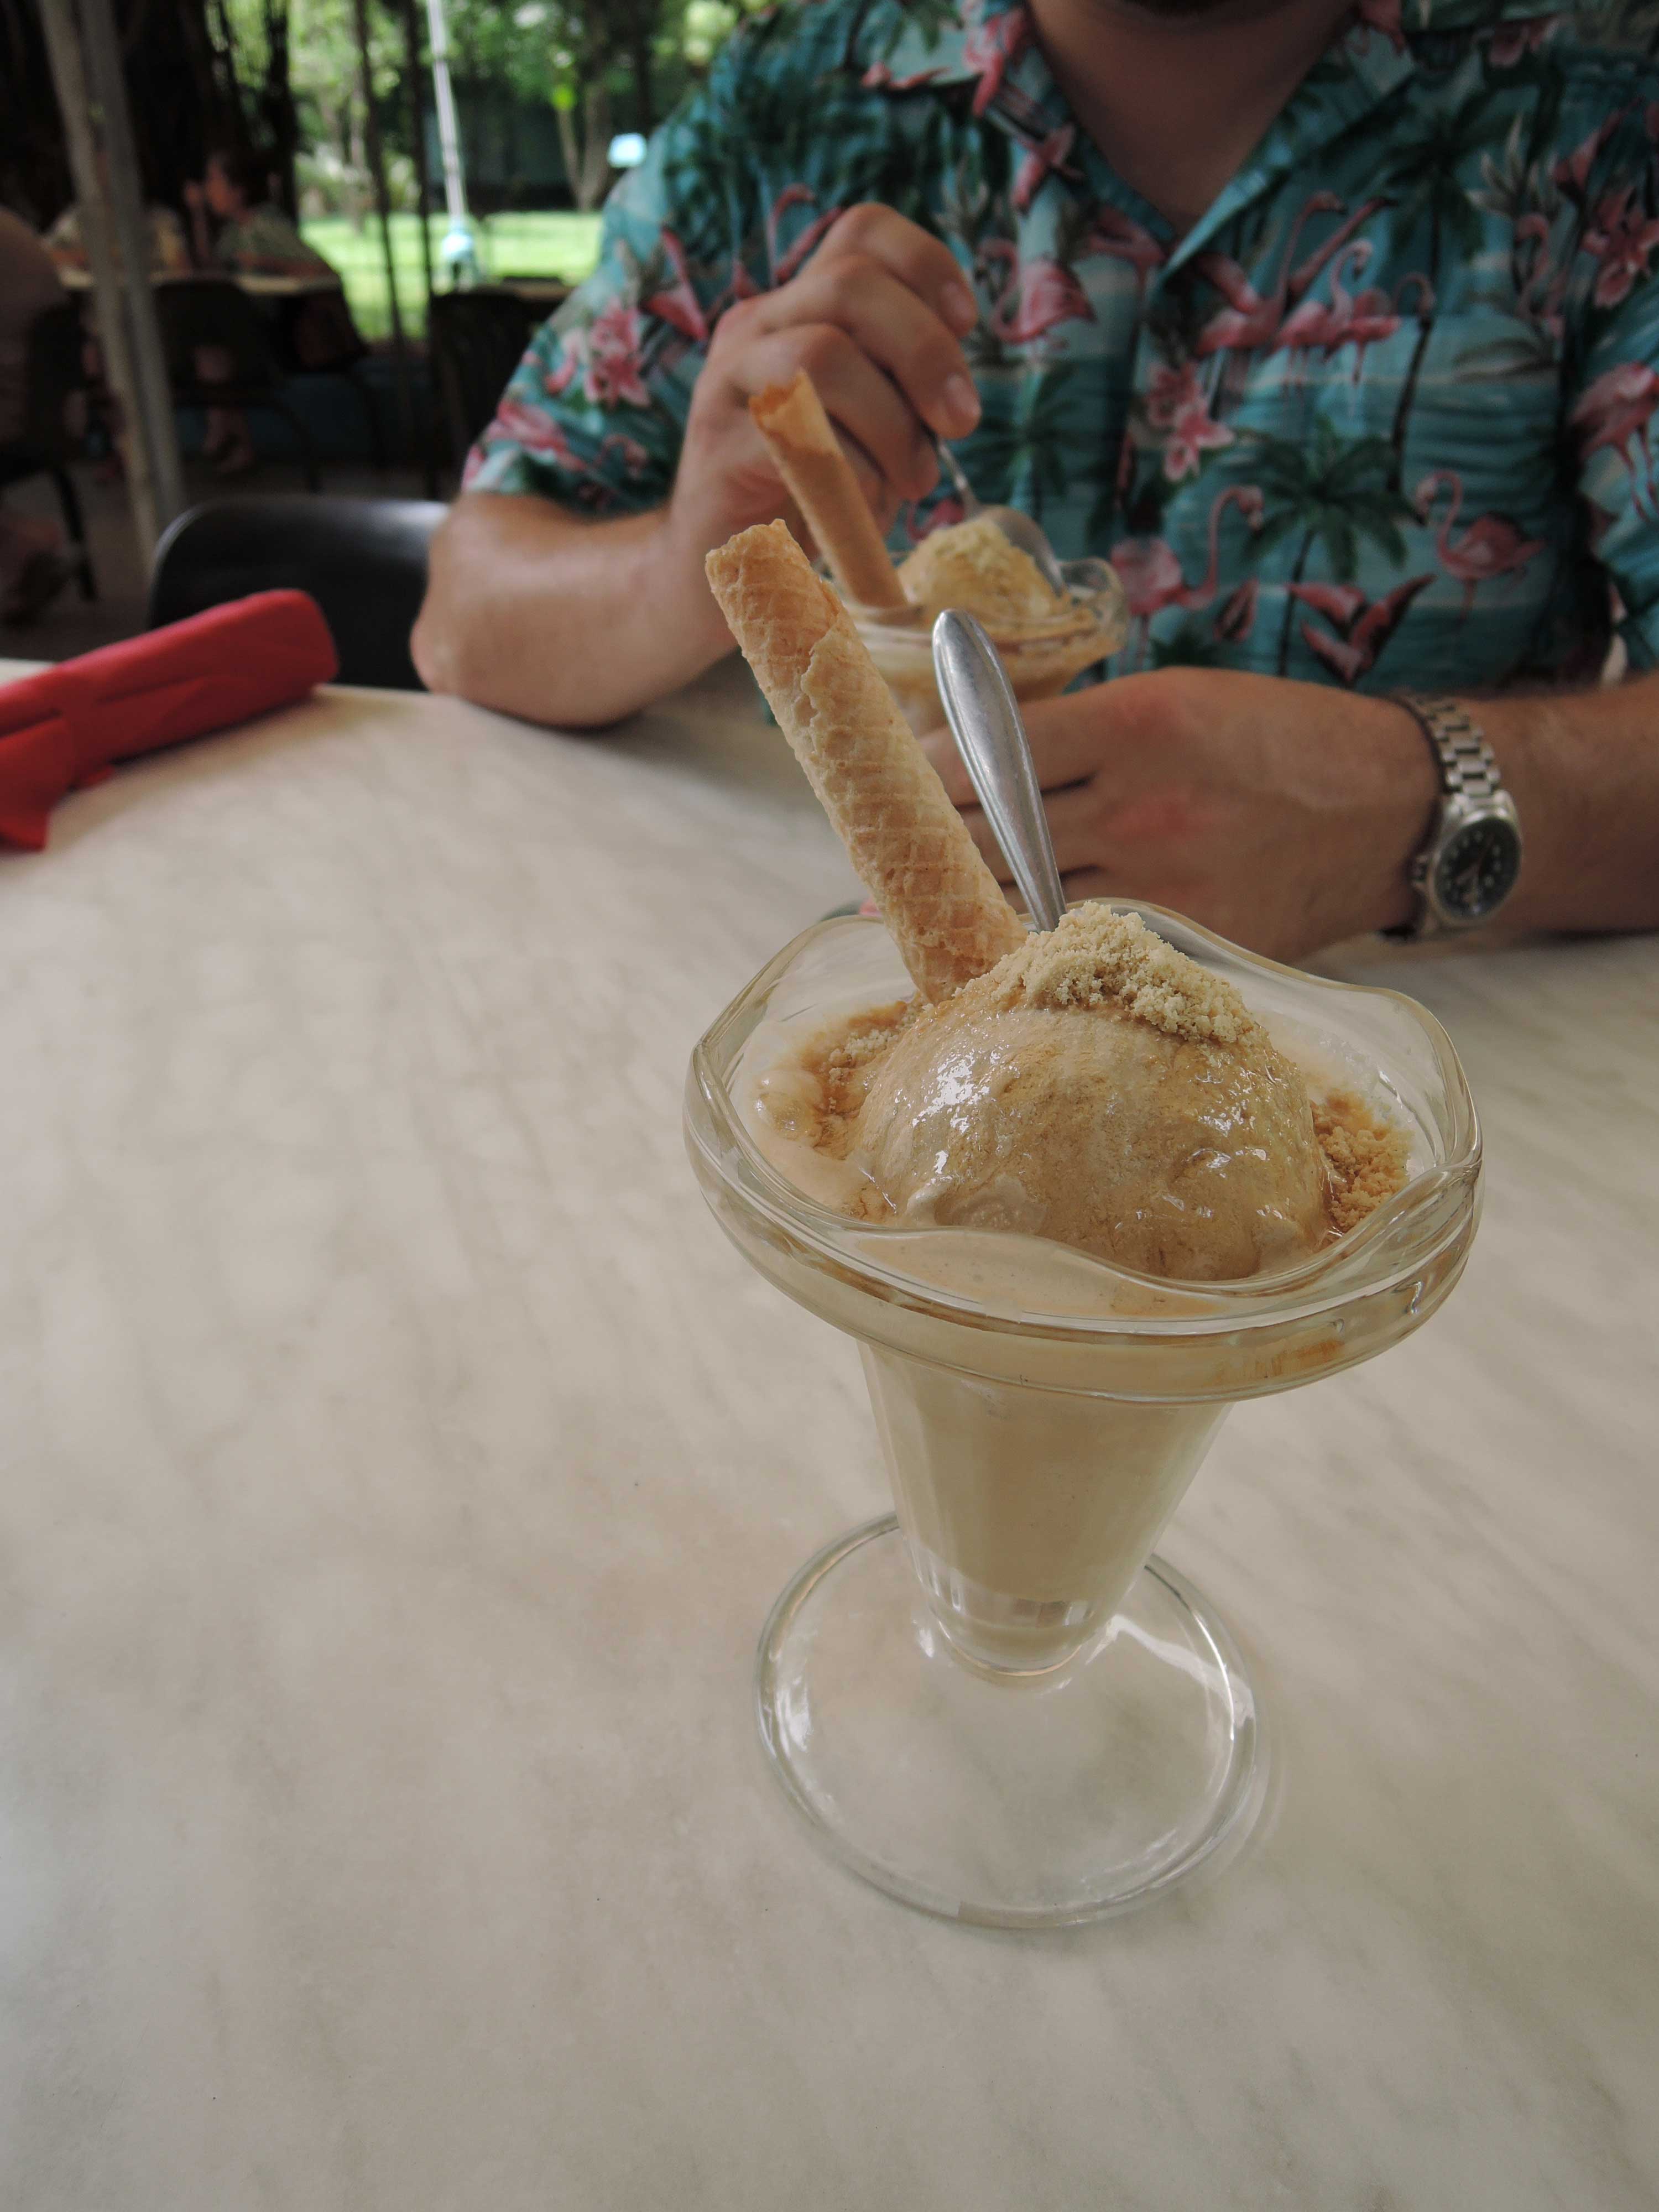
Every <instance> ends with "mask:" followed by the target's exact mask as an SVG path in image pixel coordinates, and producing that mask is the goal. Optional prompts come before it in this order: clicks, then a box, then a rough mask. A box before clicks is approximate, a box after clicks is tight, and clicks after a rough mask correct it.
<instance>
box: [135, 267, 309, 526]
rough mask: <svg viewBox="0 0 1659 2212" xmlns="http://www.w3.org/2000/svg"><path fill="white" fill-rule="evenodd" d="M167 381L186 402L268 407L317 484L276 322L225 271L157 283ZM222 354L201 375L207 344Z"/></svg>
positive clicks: (176, 396) (175, 395) (181, 402)
mask: <svg viewBox="0 0 1659 2212" xmlns="http://www.w3.org/2000/svg"><path fill="white" fill-rule="evenodd" d="M155 314H156V319H157V321H158V322H159V323H160V325H161V350H162V352H163V353H164V354H165V355H166V356H167V383H168V385H169V386H170V387H171V389H172V392H173V399H174V401H175V403H176V404H179V406H183V407H265V408H269V409H270V412H271V413H272V414H273V415H276V416H281V418H282V420H283V422H286V423H287V424H288V427H289V429H290V431H292V433H293V435H294V441H295V445H296V446H297V447H298V448H299V456H300V466H301V468H302V469H303V470H304V471H305V479H306V483H307V485H308V486H309V488H310V489H312V490H313V491H315V490H316V489H317V486H318V483H319V476H318V471H317V447H316V441H314V439H313V437H312V435H311V433H310V431H309V430H308V429H307V428H306V424H305V418H304V417H303V416H300V415H296V414H295V411H294V410H293V408H292V407H290V406H289V404H288V401H287V400H286V399H285V398H284V397H283V391H282V384H283V376H282V372H281V370H280V369H279V368H278V367H277V365H276V350H275V343H274V341H275V335H276V324H275V321H274V319H272V318H271V317H270V316H267V315H266V314H264V313H262V312H261V310H260V308H259V307H258V303H257V302H256V301H253V300H252V299H250V298H249V297H248V295H247V294H246V292H245V291H243V289H242V288H241V286H240V284H235V283H232V282H231V280H230V278H229V277H228V276H175V277H173V278H171V279H169V280H168V282H167V283H162V284H157V285H156V286H155ZM209 351H211V352H212V353H214V354H216V355H217V356H219V358H218V361H217V362H216V363H215V364H214V373H213V374H211V375H209V376H204V375H203V374H202V371H203V368H204V367H205V366H206V365H207V364H206V362H205V361H204V358H203V356H205V355H206V354H207V353H208V352H209Z"/></svg>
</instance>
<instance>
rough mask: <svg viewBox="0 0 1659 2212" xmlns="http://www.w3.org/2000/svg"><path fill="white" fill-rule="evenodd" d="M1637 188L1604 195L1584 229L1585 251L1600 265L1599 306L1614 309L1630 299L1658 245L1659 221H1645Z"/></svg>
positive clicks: (1597, 299)
mask: <svg viewBox="0 0 1659 2212" xmlns="http://www.w3.org/2000/svg"><path fill="white" fill-rule="evenodd" d="M1635 203H1636V188H1635V186H1634V185H1626V186H1625V187H1624V189H1623V190H1622V191H1616V192H1604V193H1603V194H1602V196H1601V199H1600V200H1598V201H1597V203H1596V206H1595V214H1594V215H1593V216H1591V218H1590V220H1589V223H1588V224H1587V225H1586V226H1585V229H1584V251H1585V252H1586V253H1589V254H1593V255H1594V256H1595V258H1596V260H1597V261H1599V262H1600V263H1601V274H1600V275H1599V276H1597V277H1596V280H1595V304H1596V306H1597V307H1617V306H1618V305H1619V302H1620V301H1621V300H1626V299H1628V298H1629V297H1630V295H1631V292H1632V289H1634V287H1635V286H1636V284H1637V283H1638V280H1639V279H1640V278H1642V277H1644V276H1646V275H1647V273H1648V263H1649V262H1650V259H1651V258H1652V256H1653V251H1654V248H1655V247H1656V246H1659V222H1650V221H1648V220H1646V219H1645V218H1644V216H1643V214H1642V210H1641V209H1640V208H1639V207H1638V206H1637V205H1636V204H1635Z"/></svg>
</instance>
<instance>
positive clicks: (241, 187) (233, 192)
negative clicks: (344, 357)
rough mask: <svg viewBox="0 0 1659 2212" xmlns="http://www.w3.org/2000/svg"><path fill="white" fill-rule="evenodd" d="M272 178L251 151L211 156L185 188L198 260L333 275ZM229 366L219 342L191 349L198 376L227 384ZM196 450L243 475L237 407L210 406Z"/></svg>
mask: <svg viewBox="0 0 1659 2212" xmlns="http://www.w3.org/2000/svg"><path fill="white" fill-rule="evenodd" d="M270 181H271V180H270V176H269V175H268V174H267V173H266V172H265V169H264V165H263V163H262V162H261V161H260V159H259V157H258V155H253V154H240V153H238V152H236V151H234V149H229V148H221V149H218V150H217V151H216V152H214V153H212V154H210V155H209V156H208V160H207V167H206V172H205V173H204V177H203V179H202V181H201V183H200V184H199V185H185V201H186V203H187V204H188V205H189V208H190V217H191V230H192V232H193V234H194V243H195V248H196V258H197V262H198V263H199V264H200V265H201V266H202V267H203V268H204V269H217V270H224V271H227V272H228V273H230V274H233V275H235V276H308V277H322V278H327V277H332V276H334V275H335V271H334V270H333V269H332V268H331V266H330V264H328V263H327V262H326V261H325V260H324V258H323V257H322V255H321V254H320V253H314V252H313V251H312V249H311V248H310V246H307V244H306V242H305V240H304V239H302V238H301V235H300V234H299V232H298V231H297V230H296V229H295V227H294V225H293V223H292V222H290V221H289V218H288V216H286V215H285V214H284V213H283V210H282V209H281V208H279V207H278V206H277V205H276V202H275V201H274V200H273V199H272V198H271V197H270ZM233 368H234V363H233V362H232V361H231V358H230V356H229V354H228V352H227V351H226V350H225V349H224V348H223V347H221V346H200V347H198V348H197V350H196V374H197V376H198V377H199V378H200V380H201V381H202V382H203V383H204V384H208V385H212V384H220V383H223V382H225V381H226V380H228V378H229V376H230V375H231V374H232V371H233ZM202 456H203V459H204V460H210V461H211V462H212V463H213V464H214V473H215V474H216V476H219V477H240V476H246V474H247V473H248V471H250V470H252V468H254V467H256V466H257V465H258V456H257V455H256V453H255V452H254V448H253V440H252V435H251V433H250V432H249V429H248V423H247V416H246V414H245V413H244V412H243V410H241V408H240V407H210V408H209V409H208V410H207V425H206V434H205V436H204V440H203V444H202Z"/></svg>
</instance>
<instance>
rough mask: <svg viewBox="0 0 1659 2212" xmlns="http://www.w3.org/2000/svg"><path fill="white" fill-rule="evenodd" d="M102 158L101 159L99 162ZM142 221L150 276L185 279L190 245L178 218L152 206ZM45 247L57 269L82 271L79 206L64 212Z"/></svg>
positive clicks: (169, 210)
mask: <svg viewBox="0 0 1659 2212" xmlns="http://www.w3.org/2000/svg"><path fill="white" fill-rule="evenodd" d="M102 158H103V157H102V156H101V155H100V160H101V159H102ZM144 220H145V222H146V223H147V224H148V226H149V273H150V275H151V276H189V274H190V241H189V240H188V239H187V238H186V237H185V226H184V223H183V222H182V221H181V220H180V218H179V216H178V214H177V213H176V212H175V211H174V210H173V209H172V208H170V207H161V206H159V205H157V204H155V202H151V204H149V206H148V207H146V208H145V210H144ZM46 251H47V252H48V253H50V254H51V256H52V259H53V261H55V262H56V263H57V264H58V267H59V268H60V269H84V268H85V267H86V266H87V265H88V264H87V248H86V241H85V240H83V239H82V235H81V210H80V208H79V206H78V205H76V206H73V207H67V208H65V209H64V212H63V213H62V215H60V216H58V220H57V222H55V223H53V225H52V228H51V229H50V230H49V231H48V232H47V233H46Z"/></svg>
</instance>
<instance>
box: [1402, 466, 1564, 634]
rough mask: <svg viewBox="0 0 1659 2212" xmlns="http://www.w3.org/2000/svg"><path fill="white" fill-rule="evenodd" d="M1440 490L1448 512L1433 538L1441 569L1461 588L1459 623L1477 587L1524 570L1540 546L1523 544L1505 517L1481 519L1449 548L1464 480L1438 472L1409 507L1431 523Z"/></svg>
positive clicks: (1465, 616) (1530, 541) (1534, 541)
mask: <svg viewBox="0 0 1659 2212" xmlns="http://www.w3.org/2000/svg"><path fill="white" fill-rule="evenodd" d="M1442 487H1444V488H1445V489H1448V490H1449V492H1450V493H1451V495H1452V496H1451V506H1450V507H1449V509H1448V510H1447V513H1446V519H1445V520H1444V521H1443V523H1442V524H1441V526H1440V527H1439V529H1438V530H1437V532H1436V533H1435V540H1434V542H1435V548H1436V550H1437V552H1438V553H1439V556H1440V565H1441V567H1442V568H1443V569H1444V570H1445V571H1446V574H1448V575H1449V576H1455V578H1456V579H1457V580H1458V582H1459V583H1460V584H1462V586H1463V620H1464V621H1465V622H1467V621H1468V618H1469V612H1470V610H1471V609H1472V608H1473V606H1474V592H1475V586H1476V585H1477V584H1484V583H1488V582H1490V581H1491V580H1492V579H1493V578H1494V577H1498V576H1512V575H1515V574H1517V573H1518V572H1519V571H1520V570H1522V569H1524V568H1526V566H1527V564H1528V562H1529V561H1531V560H1533V559H1534V558H1535V557H1536V556H1537V555H1539V554H1540V553H1541V552H1542V551H1543V550H1544V540H1543V539H1542V538H1523V537H1522V534H1521V532H1520V531H1519V530H1518V529H1517V528H1516V526H1515V524H1514V523H1512V522H1511V521H1510V519H1509V517H1508V516H1507V515H1504V514H1481V515H1477V516H1476V517H1475V519H1474V521H1473V522H1472V523H1470V525H1469V526H1468V529H1467V530H1465V531H1464V532H1463V534H1462V537H1461V538H1457V539H1456V540H1455V542H1454V540H1453V538H1452V527H1453V525H1454V524H1455V522H1456V520H1457V518H1458V516H1459V514H1460V513H1462V507H1463V479H1462V477H1460V476H1459V475H1458V473H1457V471H1455V469H1437V470H1436V471H1434V473H1433V475H1432V476H1428V477H1424V479H1423V481H1422V483H1420V484H1419V486H1418V487H1417V497H1416V501H1415V502H1414V504H1415V506H1416V507H1417V511H1418V513H1419V514H1420V515H1421V516H1422V518H1423V520H1424V521H1425V522H1428V521H1431V520H1432V518H1433V514H1434V509H1435V507H1436V505H1437V502H1438V500H1439V497H1440V493H1441V489H1442Z"/></svg>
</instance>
